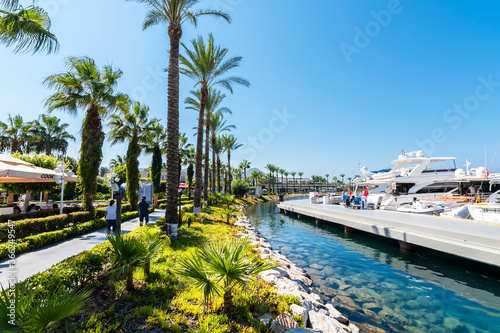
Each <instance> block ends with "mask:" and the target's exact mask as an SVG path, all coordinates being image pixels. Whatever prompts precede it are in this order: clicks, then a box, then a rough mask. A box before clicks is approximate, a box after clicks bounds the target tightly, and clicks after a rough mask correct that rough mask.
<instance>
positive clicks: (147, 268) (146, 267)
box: [144, 260, 151, 277]
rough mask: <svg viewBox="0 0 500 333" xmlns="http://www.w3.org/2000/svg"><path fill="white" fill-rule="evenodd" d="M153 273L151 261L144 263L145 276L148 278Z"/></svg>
mask: <svg viewBox="0 0 500 333" xmlns="http://www.w3.org/2000/svg"><path fill="white" fill-rule="evenodd" d="M149 273H151V261H150V260H148V261H146V262H145V263H144V275H145V276H146V277H147V276H148V275H149Z"/></svg>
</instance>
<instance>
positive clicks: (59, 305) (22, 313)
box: [0, 283, 90, 333]
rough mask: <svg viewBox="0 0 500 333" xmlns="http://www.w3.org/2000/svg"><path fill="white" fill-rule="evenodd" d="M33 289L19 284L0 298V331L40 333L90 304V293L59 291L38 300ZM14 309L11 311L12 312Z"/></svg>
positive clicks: (4, 292)
mask: <svg viewBox="0 0 500 333" xmlns="http://www.w3.org/2000/svg"><path fill="white" fill-rule="evenodd" d="M35 293H36V291H35V290H34V289H28V288H26V286H25V284H22V283H18V284H16V285H15V287H14V289H8V290H4V289H3V288H2V293H1V296H0V331H1V332H29V333H40V332H43V331H45V329H47V328H48V327H49V326H51V325H52V324H54V323H56V322H58V321H60V320H62V319H64V318H67V317H70V316H73V315H75V314H77V313H79V312H81V311H82V310H83V309H84V308H85V307H86V306H88V305H89V303H90V291H85V290H80V291H77V292H73V293H68V292H67V291H66V290H64V288H62V287H59V288H58V289H57V290H54V292H52V293H49V294H47V296H46V297H44V298H40V297H38V296H37V295H36V294H35ZM12 307H13V310H12V311H11V309H12Z"/></svg>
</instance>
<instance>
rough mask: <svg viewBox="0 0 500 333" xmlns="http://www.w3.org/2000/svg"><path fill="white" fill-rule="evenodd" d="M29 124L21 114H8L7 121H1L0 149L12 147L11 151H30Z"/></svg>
mask: <svg viewBox="0 0 500 333" xmlns="http://www.w3.org/2000/svg"><path fill="white" fill-rule="evenodd" d="M28 128H29V127H28V126H27V125H26V124H25V123H24V121H23V117H21V115H15V116H13V115H11V114H9V115H8V118H7V123H4V122H1V121H0V151H6V150H8V149H10V153H11V154H14V153H21V154H22V153H23V152H24V153H28V152H29V141H31V140H30V139H29V137H28Z"/></svg>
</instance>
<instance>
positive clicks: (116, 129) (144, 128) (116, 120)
mask: <svg viewBox="0 0 500 333" xmlns="http://www.w3.org/2000/svg"><path fill="white" fill-rule="evenodd" d="M120 111H121V114H119V115H118V114H114V115H111V120H110V121H109V123H108V126H109V127H110V131H109V140H110V142H111V145H115V144H117V143H119V142H126V141H128V149H127V198H128V200H129V202H130V205H131V206H132V210H137V205H138V203H139V155H141V150H142V148H143V147H144V145H146V144H147V143H148V136H149V131H150V130H151V128H152V127H153V126H154V123H155V122H156V121H157V120H149V119H148V113H149V107H147V106H145V105H142V104H141V103H139V102H134V103H126V104H124V105H122V106H121V107H120Z"/></svg>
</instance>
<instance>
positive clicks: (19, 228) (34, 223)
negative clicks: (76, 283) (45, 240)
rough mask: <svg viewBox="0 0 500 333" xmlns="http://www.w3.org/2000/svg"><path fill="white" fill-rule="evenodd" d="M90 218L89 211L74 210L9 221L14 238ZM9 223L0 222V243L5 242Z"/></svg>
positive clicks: (62, 226)
mask: <svg viewBox="0 0 500 333" xmlns="http://www.w3.org/2000/svg"><path fill="white" fill-rule="evenodd" d="M91 218H92V216H91V214H90V213H89V212H76V213H70V214H62V215H53V216H49V217H43V218H38V219H28V220H20V221H14V222H11V225H13V230H14V235H15V238H16V239H22V238H24V237H28V236H32V235H36V234H40V233H43V232H49V231H55V230H59V229H64V228H67V227H69V226H70V225H71V224H79V223H82V222H86V221H90V220H91ZM9 230H10V227H9V223H2V224H0V243H1V242H6V241H7V240H8V236H9Z"/></svg>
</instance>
